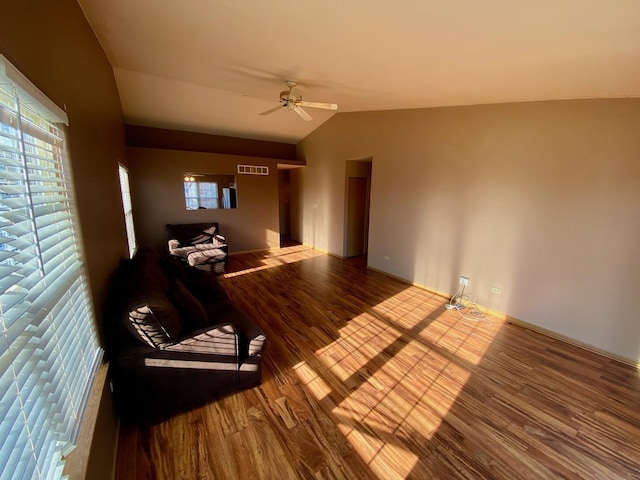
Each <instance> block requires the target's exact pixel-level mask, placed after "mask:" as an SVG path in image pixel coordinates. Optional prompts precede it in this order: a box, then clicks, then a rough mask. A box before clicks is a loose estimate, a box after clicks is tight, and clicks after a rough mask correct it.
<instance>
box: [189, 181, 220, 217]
mask: <svg viewBox="0 0 640 480" xmlns="http://www.w3.org/2000/svg"><path fill="white" fill-rule="evenodd" d="M184 199H185V202H186V203H187V210H197V209H199V208H218V184H217V183H216V182H206V181H199V180H198V179H197V178H195V177H193V176H189V175H186V176H185V177H184Z"/></svg>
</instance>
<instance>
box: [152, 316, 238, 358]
mask: <svg viewBox="0 0 640 480" xmlns="http://www.w3.org/2000/svg"><path fill="white" fill-rule="evenodd" d="M161 348H162V350H166V351H169V352H184V353H199V354H208V355H228V356H234V357H237V356H238V333H237V332H236V329H235V328H234V327H233V325H231V324H230V323H223V324H220V325H216V326H214V327H206V328H203V329H200V330H196V331H195V332H193V333H191V334H190V335H189V336H187V337H184V338H182V339H181V340H180V341H179V342H176V343H172V344H168V345H164V346H162V347H161Z"/></svg>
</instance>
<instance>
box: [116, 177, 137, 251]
mask: <svg viewBox="0 0 640 480" xmlns="http://www.w3.org/2000/svg"><path fill="white" fill-rule="evenodd" d="M118 173H119V175H120V193H121V194H122V208H123V209H124V223H125V227H126V229H127V242H128V243H129V258H133V254H134V253H136V247H137V243H136V232H135V230H134V228H133V208H132V207H131V190H130V189H129V172H128V170H127V169H126V167H125V166H124V165H119V167H118Z"/></svg>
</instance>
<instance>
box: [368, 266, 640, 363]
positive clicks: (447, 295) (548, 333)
mask: <svg viewBox="0 0 640 480" xmlns="http://www.w3.org/2000/svg"><path fill="white" fill-rule="evenodd" d="M367 268H368V269H369V270H373V271H374V272H378V273H381V274H382V275H386V276H387V277H390V278H393V279H395V280H398V281H400V282H403V283H406V284H409V285H412V286H414V287H417V288H420V289H422V290H426V291H427V292H429V293H433V294H434V295H438V296H439V297H442V298H443V299H444V300H449V299H450V298H451V295H452V294H451V293H447V292H441V291H438V290H434V289H432V288H429V287H427V286H425V285H421V284H419V283H416V282H412V281H410V280H408V279H406V278H403V277H399V276H397V275H393V274H392V273H389V272H385V271H384V270H380V269H378V268H375V267H371V266H369V265H367ZM478 309H479V310H481V311H482V312H483V313H486V314H488V315H491V316H492V317H495V318H497V319H499V320H502V321H503V322H507V323H512V324H514V325H517V326H519V327H521V328H526V329H527V330H531V331H533V332H536V333H539V334H541V335H544V336H546V337H549V338H552V339H554V340H560V341H562V342H565V343H568V344H569V345H573V346H574V347H578V348H581V349H583V350H587V351H589V352H592V353H595V354H597V355H600V356H603V357H605V358H608V359H609V360H614V361H616V362H620V363H624V364H625V365H629V366H630V367H633V368H636V369H640V362H638V361H637V360H633V359H631V358H627V357H624V356H622V355H616V354H615V353H611V352H607V351H606V350H602V349H601V348H598V347H595V346H593V345H589V344H588V343H584V342H581V341H579V340H576V339H574V338H571V337H567V336H565V335H562V334H560V333H557V332H554V331H553V330H548V329H546V328H544V327H539V326H537V325H534V324H532V323H529V322H525V321H524V320H520V319H519V318H516V317H512V316H510V315H507V314H506V313H504V312H499V311H496V310H492V309H490V308H488V307H485V306H483V305H478Z"/></svg>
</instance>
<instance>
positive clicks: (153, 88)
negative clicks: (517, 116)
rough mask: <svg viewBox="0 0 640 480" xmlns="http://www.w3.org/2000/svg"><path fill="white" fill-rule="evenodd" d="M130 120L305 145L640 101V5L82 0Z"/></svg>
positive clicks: (507, 0)
mask: <svg viewBox="0 0 640 480" xmlns="http://www.w3.org/2000/svg"><path fill="white" fill-rule="evenodd" d="M79 3H80V5H81V6H82V9H83V10H84V12H85V15H86V16H87V18H88V20H89V22H90V24H91V25H92V27H93V29H94V31H95V32H96V35H97V36H98V39H99V40H100V42H101V44H102V46H103V47H104V49H105V51H106V53H107V56H108V57H109V60H110V61H111V64H112V65H113V69H114V72H115V78H116V81H117V84H118V89H119V91H120V97H121V100H122V108H123V111H124V115H125V118H126V121H127V122H128V123H131V124H135V125H148V126H155V127H162V128H173V129H177V130H189V131H195V132H204V133H214V134H220V135H231V136H238V137H244V138H255V139H263V140H277V141H284V142H288V143H295V142H297V141H299V140H301V139H302V138H304V137H305V136H306V135H308V134H309V133H310V132H312V131H313V130H314V129H316V128H317V127H318V126H319V125H321V124H322V123H323V122H325V121H326V120H328V119H329V118H330V117H331V116H332V115H333V114H334V113H333V112H328V111H324V110H317V109H308V112H309V113H310V114H311V115H312V116H313V117H314V120H313V121H311V122H305V121H303V120H302V119H301V118H300V117H299V116H298V115H296V114H295V113H293V112H289V111H286V110H285V109H283V110H282V111H278V112H277V113H274V114H272V115H268V116H259V115H258V113H260V112H262V111H264V110H267V109H268V108H270V107H272V106H275V105H277V100H278V93H279V92H280V91H281V90H283V89H284V88H285V86H284V81H285V80H296V81H297V82H299V84H300V87H301V89H302V90H303V91H304V98H305V100H309V101H317V102H332V103H337V104H338V105H339V111H340V112H353V111H362V110H389V109H400V108H422V107H434V106H445V105H470V104H480V103H502V102H517V101H530V100H549V99H568V98H596V97H601V98H615V97H638V96H640V1H638V0H515V1H514V0H484V1H477V0H447V1H444V0H398V1H395V2H390V1H389V0H341V1H338V0H317V1H300V0H297V1H293V0H269V1H265V0H179V1H178V0H79Z"/></svg>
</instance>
